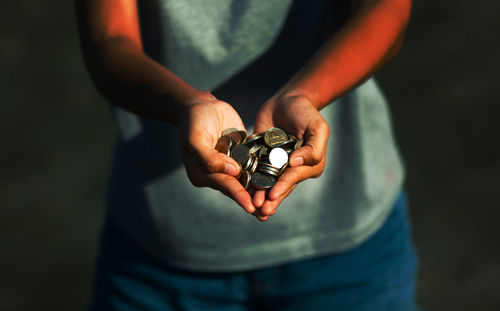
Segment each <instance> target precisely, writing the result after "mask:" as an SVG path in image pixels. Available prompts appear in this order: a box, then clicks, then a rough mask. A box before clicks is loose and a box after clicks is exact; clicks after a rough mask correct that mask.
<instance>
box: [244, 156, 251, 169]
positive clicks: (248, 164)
mask: <svg viewBox="0 0 500 311" xmlns="http://www.w3.org/2000/svg"><path fill="white" fill-rule="evenodd" d="M248 155H249V157H248V161H247V163H246V164H245V165H244V166H242V168H243V169H244V170H248V169H249V168H250V166H252V161H253V157H252V156H251V155H250V154H248Z"/></svg>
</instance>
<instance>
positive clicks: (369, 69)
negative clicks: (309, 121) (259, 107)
mask: <svg viewBox="0 0 500 311" xmlns="http://www.w3.org/2000/svg"><path fill="white" fill-rule="evenodd" d="M356 6H357V7H359V9H358V10H357V13H356V14H355V16H354V17H353V18H352V19H351V20H350V21H349V22H348V23H347V25H346V26H345V27H344V28H343V29H341V30H340V31H339V32H338V33H337V34H335V35H334V36H332V37H331V38H330V39H329V40H328V41H327V42H326V43H325V44H324V45H323V46H322V48H321V49H320V50H319V51H318V52H317V53H316V55H315V56H314V58H313V59H312V60H311V61H309V62H308V63H307V64H306V66H305V67H304V68H303V69H302V70H300V71H299V72H298V73H297V74H296V75H295V77H294V78H293V79H292V80H291V81H290V82H289V83H288V84H287V85H286V86H285V87H284V88H283V89H282V91H281V93H280V94H279V95H280V96H282V95H284V94H289V95H303V96H305V97H307V98H308V99H309V100H311V101H312V102H313V103H314V105H315V107H317V108H318V109H321V108H323V107H324V106H325V105H327V104H328V103H330V102H331V101H332V100H334V99H335V98H338V97H340V96H341V95H342V94H344V93H346V92H347V91H349V90H351V89H352V88H354V87H356V86H357V85H358V84H360V83H361V82H363V81H364V80H365V79H366V78H368V77H370V76H372V75H373V74H374V73H375V72H377V71H378V70H379V69H380V68H381V67H382V66H383V65H385V64H386V63H387V62H388V61H389V60H390V59H392V58H393V57H394V56H395V55H396V54H397V52H398V51H399V49H400V47H401V44H402V42H403V37H404V33H405V30H406V26H407V24H408V21H409V17H410V9H411V0H364V1H359V3H357V5H356Z"/></svg>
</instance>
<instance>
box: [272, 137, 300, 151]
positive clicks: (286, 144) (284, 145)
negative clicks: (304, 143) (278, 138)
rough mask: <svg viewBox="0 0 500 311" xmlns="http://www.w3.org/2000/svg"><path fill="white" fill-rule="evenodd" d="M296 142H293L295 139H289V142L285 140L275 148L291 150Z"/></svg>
mask: <svg viewBox="0 0 500 311" xmlns="http://www.w3.org/2000/svg"><path fill="white" fill-rule="evenodd" d="M296 142H297V141H296V140H293V139H289V140H285V141H284V142H282V143H280V144H277V145H276V146H275V148H276V147H280V148H283V149H290V148H293V147H294V146H295V144H296Z"/></svg>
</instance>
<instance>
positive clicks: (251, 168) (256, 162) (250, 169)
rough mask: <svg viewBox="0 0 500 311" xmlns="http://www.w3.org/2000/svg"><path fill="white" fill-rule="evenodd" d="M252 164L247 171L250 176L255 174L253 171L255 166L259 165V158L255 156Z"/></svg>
mask: <svg viewBox="0 0 500 311" xmlns="http://www.w3.org/2000/svg"><path fill="white" fill-rule="evenodd" d="M252 158H253V162H252V165H251V166H250V168H249V169H248V171H250V173H251V174H253V173H255V170H256V169H257V165H258V164H259V158H258V157H256V156H253V157H252Z"/></svg>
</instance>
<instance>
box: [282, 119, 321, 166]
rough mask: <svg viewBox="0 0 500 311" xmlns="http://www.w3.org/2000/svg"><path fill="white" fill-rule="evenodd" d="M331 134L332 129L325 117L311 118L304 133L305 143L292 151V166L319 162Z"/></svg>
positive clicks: (311, 164) (313, 164) (312, 164)
mask: <svg viewBox="0 0 500 311" xmlns="http://www.w3.org/2000/svg"><path fill="white" fill-rule="evenodd" d="M329 136H330V129H329V127H328V124H327V123H326V121H325V120H324V119H323V118H321V119H314V120H311V122H310V123H309V125H308V128H307V130H306V133H305V135H304V140H305V145H304V146H302V147H301V148H299V149H297V150H295V151H294V152H293V153H292V155H291V156H290V166H292V167H295V166H300V165H307V166H315V165H317V164H319V163H320V162H321V160H322V159H323V155H324V154H325V150H326V147H327V143H328V137H329Z"/></svg>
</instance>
